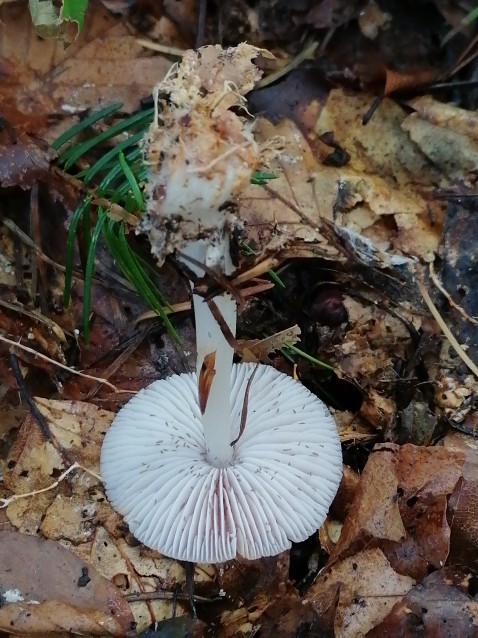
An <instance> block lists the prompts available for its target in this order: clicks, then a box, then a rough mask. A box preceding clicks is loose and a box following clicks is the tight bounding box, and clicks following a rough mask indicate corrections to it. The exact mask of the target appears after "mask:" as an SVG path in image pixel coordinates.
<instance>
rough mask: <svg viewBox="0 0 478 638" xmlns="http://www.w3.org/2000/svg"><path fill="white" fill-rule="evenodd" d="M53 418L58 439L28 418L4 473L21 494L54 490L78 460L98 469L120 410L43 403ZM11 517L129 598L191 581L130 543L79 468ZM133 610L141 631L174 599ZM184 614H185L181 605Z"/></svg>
mask: <svg viewBox="0 0 478 638" xmlns="http://www.w3.org/2000/svg"><path fill="white" fill-rule="evenodd" d="M36 401H37V405H38V407H39V409H40V411H41V413H42V414H43V415H44V417H45V418H46V420H47V423H48V426H49V429H50V432H51V435H52V439H51V441H45V439H44V438H43V436H42V434H41V432H40V430H39V428H38V424H37V423H36V422H35V420H34V419H33V418H32V417H31V416H30V415H29V416H28V417H27V418H26V419H25V421H24V423H23V425H22V428H21V430H20V433H19V436H18V438H17V441H16V443H15V445H14V446H13V448H12V450H11V452H10V455H9V456H8V458H7V461H6V463H5V464H4V468H3V475H4V482H5V485H6V486H7V487H8V488H9V489H10V490H11V491H12V492H14V493H15V494H25V493H27V492H31V491H33V490H38V489H42V488H45V487H49V486H51V485H52V484H53V483H54V481H55V479H56V478H57V477H58V476H59V474H60V473H62V472H64V471H65V470H66V469H67V468H68V463H69V462H70V461H71V462H73V461H76V462H78V463H80V464H81V465H83V466H84V467H86V468H88V469H89V470H92V471H95V472H98V471H99V457H100V446H101V443H102V440H103V436H104V433H105V432H106V430H107V428H108V427H109V425H110V423H111V421H112V419H113V416H114V415H113V413H112V412H108V411H106V410H102V409H100V408H97V407H96V406H94V405H91V404H88V403H84V402H79V401H55V400H48V399H36ZM7 516H8V519H9V520H10V522H11V523H12V524H13V525H15V527H16V528H17V529H19V530H20V531H22V532H25V533H27V534H37V533H38V532H41V533H42V534H43V535H44V536H46V537H48V538H52V539H56V540H61V542H62V544H63V545H64V546H66V547H68V548H69V549H70V550H71V551H72V552H73V553H74V554H76V555H77V556H79V557H80V558H81V559H82V560H83V561H84V562H85V564H86V565H88V566H91V567H93V568H95V569H97V570H98V572H99V573H100V574H102V575H103V576H105V577H106V578H109V579H111V580H112V581H113V582H115V583H116V582H118V583H121V590H122V592H123V593H124V594H137V593H142V592H155V591H157V590H158V588H159V589H164V590H166V591H169V592H171V591H173V590H174V589H175V588H176V587H177V586H178V584H182V583H184V570H183V568H182V567H181V566H180V565H179V563H178V562H177V561H174V560H171V559H168V558H165V557H163V556H160V555H159V554H157V553H155V552H150V551H149V550H145V548H143V547H142V546H141V545H137V544H136V543H133V545H131V544H129V543H131V540H130V539H129V537H128V536H127V535H125V534H126V528H125V527H124V525H123V523H122V519H121V517H120V516H119V515H117V514H116V513H115V512H114V511H113V510H112V508H111V507H110V505H109V504H108V503H107V501H106V498H105V495H104V492H103V490H102V486H101V484H100V482H99V481H98V479H96V478H95V477H93V476H91V475H90V474H87V473H85V472H83V471H82V470H81V469H77V470H75V473H74V474H73V473H72V474H70V475H69V476H68V477H67V478H65V479H64V480H63V481H62V482H61V483H60V484H59V485H58V486H57V487H54V488H53V489H51V490H49V491H47V492H44V493H42V494H37V495H33V496H29V497H26V498H22V499H19V500H14V501H13V502H11V503H10V504H9V505H8V507H7ZM210 581H211V574H209V573H208V572H207V571H205V570H200V571H198V572H197V575H196V582H198V583H201V582H210ZM131 609H132V612H133V615H134V618H135V621H136V623H137V627H138V631H140V630H143V629H146V628H147V627H148V626H149V625H150V624H151V623H153V622H155V621H156V620H163V619H165V618H170V617H171V615H172V602H171V601H170V600H161V599H158V600H152V601H148V602H143V601H137V602H132V603H131ZM178 613H179V614H181V613H184V612H183V610H182V608H181V607H179V608H178Z"/></svg>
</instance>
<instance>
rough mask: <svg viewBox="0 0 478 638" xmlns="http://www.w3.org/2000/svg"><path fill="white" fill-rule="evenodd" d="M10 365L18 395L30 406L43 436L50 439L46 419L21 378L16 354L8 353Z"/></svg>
mask: <svg viewBox="0 0 478 638" xmlns="http://www.w3.org/2000/svg"><path fill="white" fill-rule="evenodd" d="M10 366H11V368H12V372H13V376H14V377H15V381H16V382H17V385H18V390H19V392H20V396H21V397H22V398H23V400H24V401H26V403H27V404H28V407H29V408H30V412H31V414H32V416H33V418H34V419H35V421H36V422H37V424H38V427H39V428H40V432H41V433H42V435H43V438H44V439H45V440H47V441H48V440H49V439H51V432H50V427H49V425H48V422H47V420H46V419H45V417H44V416H43V414H42V413H41V412H40V410H39V409H38V406H37V404H36V403H35V400H34V399H33V397H32V395H31V392H30V390H29V389H28V387H27V384H26V383H25V379H24V378H23V374H22V371H21V370H20V366H19V365H18V359H17V356H16V355H15V354H13V353H12V354H11V355H10Z"/></svg>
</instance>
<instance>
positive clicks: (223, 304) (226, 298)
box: [193, 293, 237, 467]
mask: <svg viewBox="0 0 478 638" xmlns="http://www.w3.org/2000/svg"><path fill="white" fill-rule="evenodd" d="M214 301H215V303H216V306H217V308H218V310H219V312H220V313H221V314H222V316H223V318H224V321H225V322H226V323H227V325H228V326H229V328H230V330H231V332H232V333H233V334H236V316H237V304H236V301H235V299H233V298H232V297H231V295H230V294H229V293H224V294H222V295H219V296H217V297H215V299H214ZM193 303H194V315H195V319H196V344H197V368H196V369H197V370H198V373H199V371H200V370H201V367H202V365H203V362H204V358H205V357H206V355H208V354H210V353H214V352H215V365H214V375H213V379H212V383H211V387H210V389H209V396H208V399H207V403H206V409H205V411H204V414H203V416H202V423H203V429H204V438H205V440H206V447H207V460H208V462H209V463H210V464H211V465H214V466H215V467H227V466H229V465H230V464H231V463H232V457H233V448H232V447H231V441H232V439H233V435H232V419H231V402H230V397H231V373H232V359H233V355H234V350H233V348H232V347H231V346H230V345H229V344H228V342H227V340H226V339H225V337H224V335H223V333H222V330H221V328H220V326H219V324H218V323H217V321H216V319H215V318H214V316H213V314H212V312H211V310H210V309H209V307H208V305H207V302H206V301H204V299H203V298H202V297H200V296H199V295H193Z"/></svg>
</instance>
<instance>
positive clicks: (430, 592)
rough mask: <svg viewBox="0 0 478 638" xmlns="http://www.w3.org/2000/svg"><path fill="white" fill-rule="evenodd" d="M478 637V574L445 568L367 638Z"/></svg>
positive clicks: (427, 578)
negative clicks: (420, 637) (420, 636)
mask: <svg viewBox="0 0 478 638" xmlns="http://www.w3.org/2000/svg"><path fill="white" fill-rule="evenodd" d="M477 633H478V602H477V601H476V574H475V572H474V571H473V570H471V569H469V568H467V567H445V568H444V569H440V570H438V571H436V572H435V573H433V574H430V576H427V577H426V578H425V579H424V580H423V581H422V583H421V584H420V585H417V586H416V587H413V588H412V589H411V590H410V591H409V592H408V593H407V594H406V596H404V598H403V599H402V600H401V601H400V602H399V603H397V604H396V605H395V606H394V608H393V609H392V610H391V612H390V613H389V614H388V615H387V617H386V618H384V619H383V621H382V622H381V623H380V624H378V625H376V626H375V627H374V628H373V629H372V630H371V631H370V632H369V633H368V634H367V636H369V637H370V638H382V636H387V635H388V636H407V635H420V634H421V635H422V636H433V638H450V637H451V636H469V637H470V638H471V637H472V636H476V634H477Z"/></svg>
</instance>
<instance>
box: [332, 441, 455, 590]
mask: <svg viewBox="0 0 478 638" xmlns="http://www.w3.org/2000/svg"><path fill="white" fill-rule="evenodd" d="M463 463H464V455H463V454H462V453H460V452H454V451H451V450H444V449H442V448H439V447H428V448H425V447H417V446H413V445H404V446H402V447H400V446H397V445H393V444H381V445H377V446H376V447H375V448H374V451H373V453H372V455H371V456H370V458H369V460H368V462H367V465H366V467H365V470H364V472H363V474H362V476H361V479H360V482H359V485H358V487H357V489H356V492H355V499H354V501H353V503H352V506H351V507H350V509H349V512H348V515H347V518H346V520H345V523H344V527H343V530H342V534H341V537H340V540H339V542H338V544H337V546H336V549H335V553H334V561H336V560H338V559H340V558H342V557H344V556H350V555H352V554H354V552H355V551H357V549H361V548H363V547H369V546H370V545H371V544H373V545H374V546H378V547H381V548H382V550H383V552H384V553H385V555H386V556H387V559H388V560H389V561H390V563H391V565H392V566H393V567H394V569H396V570H397V571H399V573H401V574H409V575H410V576H412V577H413V578H416V579H420V578H423V577H424V576H425V575H426V574H427V570H428V569H429V568H430V567H435V568H439V567H441V566H442V565H444V563H445V561H446V559H447V557H448V553H449V548H450V526H449V523H448V521H447V512H448V502H449V499H450V497H451V495H452V494H453V492H454V491H455V490H456V489H459V488H460V479H461V476H462V469H463Z"/></svg>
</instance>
